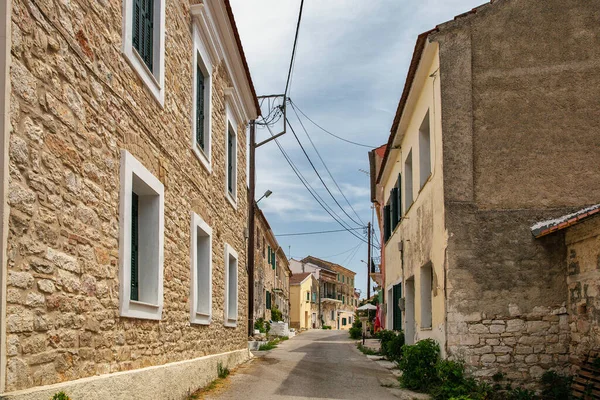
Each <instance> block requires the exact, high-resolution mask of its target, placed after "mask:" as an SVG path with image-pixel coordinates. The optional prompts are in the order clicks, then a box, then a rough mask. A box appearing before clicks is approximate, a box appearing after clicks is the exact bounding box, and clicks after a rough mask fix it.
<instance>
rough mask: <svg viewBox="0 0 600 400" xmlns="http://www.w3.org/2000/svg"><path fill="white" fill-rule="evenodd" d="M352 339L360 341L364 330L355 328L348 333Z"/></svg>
mask: <svg viewBox="0 0 600 400" xmlns="http://www.w3.org/2000/svg"><path fill="white" fill-rule="evenodd" d="M348 333H349V334H350V339H360V338H361V337H362V329H360V328H355V327H354V326H353V327H351V328H350V330H349V331H348Z"/></svg>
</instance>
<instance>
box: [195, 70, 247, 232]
mask: <svg viewBox="0 0 600 400" xmlns="http://www.w3.org/2000/svg"><path fill="white" fill-rule="evenodd" d="M196 77H197V78H196V143H197V144H198V147H200V148H201V149H202V150H204V75H203V74H202V70H201V69H200V65H197V66H196ZM257 236H258V235H257Z"/></svg>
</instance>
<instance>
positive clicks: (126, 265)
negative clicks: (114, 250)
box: [119, 150, 165, 320]
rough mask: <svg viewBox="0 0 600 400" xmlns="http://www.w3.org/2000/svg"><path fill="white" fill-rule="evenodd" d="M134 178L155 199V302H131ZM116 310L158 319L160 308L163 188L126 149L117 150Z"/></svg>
mask: <svg viewBox="0 0 600 400" xmlns="http://www.w3.org/2000/svg"><path fill="white" fill-rule="evenodd" d="M134 176H135V177H137V178H138V179H140V180H141V181H142V182H143V183H144V184H145V185H146V186H148V187H149V188H150V189H152V190H153V191H154V192H155V193H156V194H157V195H158V196H159V207H158V213H159V216H158V226H157V238H156V240H157V242H158V257H157V260H156V262H157V265H156V276H155V278H156V279H157V288H158V293H157V302H156V303H155V304H151V303H146V302H143V301H136V300H131V218H130V216H131V193H132V191H133V184H134V182H133V181H134ZM119 197H120V200H119V282H120V285H119V311H120V315H121V316H122V317H130V318H140V319H152V320H160V319H161V318H162V309H163V291H164V289H163V271H164V270H163V267H164V215H165V204H164V201H165V195H164V186H163V184H162V182H160V181H159V180H158V178H156V177H155V176H154V175H152V173H151V172H150V171H148V170H147V169H146V168H145V167H144V166H143V165H142V163H140V162H139V161H138V160H137V159H136V158H135V157H134V156H133V155H132V154H131V153H129V152H128V151H127V150H121V188H120V191H119Z"/></svg>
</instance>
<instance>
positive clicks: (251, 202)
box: [248, 121, 256, 336]
mask: <svg viewBox="0 0 600 400" xmlns="http://www.w3.org/2000/svg"><path fill="white" fill-rule="evenodd" d="M255 142H256V122H255V121H251V122H250V172H249V179H250V182H249V183H250V185H249V186H250V187H249V188H248V336H253V335H254V247H255V246H254V240H255V239H256V233H255V230H256V228H255V227H254V194H255V190H256V185H255V184H256V182H255V178H256V175H255V171H254V169H255V167H256V164H255V159H254V157H255V154H256V147H255V146H254V143H255Z"/></svg>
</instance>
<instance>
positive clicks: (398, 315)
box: [392, 284, 402, 331]
mask: <svg viewBox="0 0 600 400" xmlns="http://www.w3.org/2000/svg"><path fill="white" fill-rule="evenodd" d="M401 298H402V284H398V285H394V296H393V299H394V300H393V301H394V304H392V310H394V311H393V316H392V317H393V325H394V326H393V329H394V330H395V331H401V330H402V311H400V307H398V301H399V300H400V299H401Z"/></svg>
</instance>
